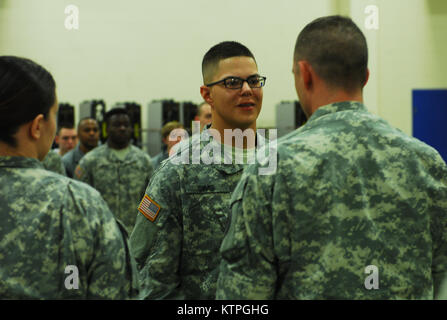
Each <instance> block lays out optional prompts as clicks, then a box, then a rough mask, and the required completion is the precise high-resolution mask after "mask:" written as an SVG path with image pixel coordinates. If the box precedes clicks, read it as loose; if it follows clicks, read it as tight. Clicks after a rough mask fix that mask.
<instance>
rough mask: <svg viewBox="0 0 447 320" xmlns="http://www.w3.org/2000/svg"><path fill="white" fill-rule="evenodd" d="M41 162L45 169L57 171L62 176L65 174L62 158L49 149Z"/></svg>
mask: <svg viewBox="0 0 447 320" xmlns="http://www.w3.org/2000/svg"><path fill="white" fill-rule="evenodd" d="M42 164H43V167H44V168H45V169H47V170H50V171H53V172H56V173H59V174H61V175H63V176H65V175H66V172H65V167H64V164H63V162H62V158H61V156H60V155H58V154H57V153H56V152H54V151H51V150H50V152H48V153H47V155H46V156H45V158H44V159H43V160H42Z"/></svg>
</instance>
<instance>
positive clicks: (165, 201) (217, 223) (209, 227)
mask: <svg viewBox="0 0 447 320" xmlns="http://www.w3.org/2000/svg"><path fill="white" fill-rule="evenodd" d="M206 135H207V129H205V130H204V131H203V132H202V139H201V138H200V135H194V136H193V137H192V138H190V139H189V140H187V141H182V142H180V143H179V144H178V145H176V146H178V147H177V148H176V149H177V153H176V154H175V155H174V156H172V157H170V158H169V159H168V160H165V161H164V162H162V164H161V166H160V167H159V169H158V170H156V171H155V173H154V176H153V177H152V180H151V182H150V184H149V186H148V187H147V190H146V195H147V196H148V197H150V198H151V199H152V200H153V201H154V202H155V203H157V204H158V205H159V206H160V208H161V209H160V210H159V212H158V216H157V217H156V218H155V221H154V222H151V221H149V220H148V219H147V218H146V217H145V216H144V215H143V214H139V215H138V217H137V222H136V225H135V229H134V230H133V233H132V235H131V237H130V242H131V247H132V253H133V255H134V257H135V259H136V260H137V266H138V269H139V270H140V277H141V279H140V281H141V282H140V286H141V287H142V288H141V292H142V296H141V297H142V298H145V299H214V298H215V291H216V281H217V276H218V267H219V264H220V254H219V247H220V244H221V241H222V239H223V236H224V232H225V228H226V226H227V223H228V214H229V200H230V197H231V193H232V191H233V189H234V187H235V186H236V184H237V182H238V181H239V178H240V176H241V173H242V170H243V166H244V165H243V164H224V163H222V164H214V163H213V164H209V165H205V164H203V163H202V164H192V162H193V161H192V156H191V155H192V153H193V151H192V148H193V147H192V146H193V145H194V146H200V151H202V150H203V148H204V147H205V146H206V145H208V144H209V142H208V141H204V140H208V138H204V137H205V136H206ZM199 140H201V141H200V142H199ZM211 141H212V138H211ZM213 143H216V142H213ZM185 148H187V149H186V150H189V156H188V157H186V158H188V162H189V164H175V161H176V160H178V159H179V157H180V154H186V153H182V152H184V150H185ZM210 154H212V153H210ZM219 156H221V155H219ZM154 226H155V227H154Z"/></svg>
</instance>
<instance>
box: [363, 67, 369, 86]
mask: <svg viewBox="0 0 447 320" xmlns="http://www.w3.org/2000/svg"><path fill="white" fill-rule="evenodd" d="M368 80H369V68H366V79H365V82H364V83H363V87H364V86H366V84H367V83H368Z"/></svg>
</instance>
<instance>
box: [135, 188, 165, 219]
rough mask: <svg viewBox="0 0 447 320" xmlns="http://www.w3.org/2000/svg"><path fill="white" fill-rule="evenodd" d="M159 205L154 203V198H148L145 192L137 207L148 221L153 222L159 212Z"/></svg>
mask: <svg viewBox="0 0 447 320" xmlns="http://www.w3.org/2000/svg"><path fill="white" fill-rule="evenodd" d="M160 208H161V207H160V205H159V204H158V203H156V202H155V201H154V200H152V199H151V198H149V196H148V195H147V194H145V195H144V198H143V199H142V200H141V202H140V206H139V207H138V211H140V212H141V213H142V214H143V216H145V217H146V218H147V219H149V221H152V222H154V221H155V219H156V218H157V216H158V213H159V212H160Z"/></svg>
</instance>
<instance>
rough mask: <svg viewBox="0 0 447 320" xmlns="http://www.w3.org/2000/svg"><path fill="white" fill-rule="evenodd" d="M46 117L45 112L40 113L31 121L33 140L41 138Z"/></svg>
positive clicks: (30, 131)
mask: <svg viewBox="0 0 447 320" xmlns="http://www.w3.org/2000/svg"><path fill="white" fill-rule="evenodd" d="M44 121H45V118H44V117H43V114H38V115H37V116H36V117H35V118H34V119H33V120H31V121H30V126H29V135H30V137H31V139H33V140H39V139H40V137H41V136H42V130H43V125H44Z"/></svg>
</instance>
